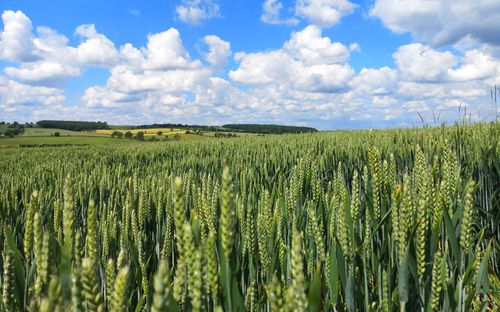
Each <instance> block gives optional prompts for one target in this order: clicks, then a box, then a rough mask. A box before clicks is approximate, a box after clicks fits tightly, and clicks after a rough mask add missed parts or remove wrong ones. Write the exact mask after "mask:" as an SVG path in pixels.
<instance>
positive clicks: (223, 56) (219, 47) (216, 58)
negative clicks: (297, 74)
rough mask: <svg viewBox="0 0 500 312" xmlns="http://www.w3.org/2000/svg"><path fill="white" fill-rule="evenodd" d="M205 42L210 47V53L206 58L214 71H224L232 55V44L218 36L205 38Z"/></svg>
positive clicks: (205, 55)
mask: <svg viewBox="0 0 500 312" xmlns="http://www.w3.org/2000/svg"><path fill="white" fill-rule="evenodd" d="M203 42H204V43H205V44H206V45H207V46H208V52H207V53H206V54H204V57H205V59H206V61H207V62H208V63H210V64H211V65H212V66H213V67H214V69H216V70H223V69H224V68H225V67H226V64H227V59H228V58H229V56H230V55H231V44H230V43H229V42H227V41H224V40H222V39H221V38H219V37H217V36H213V35H210V36H205V37H204V38H203Z"/></svg>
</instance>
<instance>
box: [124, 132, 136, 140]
mask: <svg viewBox="0 0 500 312" xmlns="http://www.w3.org/2000/svg"><path fill="white" fill-rule="evenodd" d="M133 136H134V135H133V134H132V132H130V131H127V132H125V139H131V138H132V137H133Z"/></svg>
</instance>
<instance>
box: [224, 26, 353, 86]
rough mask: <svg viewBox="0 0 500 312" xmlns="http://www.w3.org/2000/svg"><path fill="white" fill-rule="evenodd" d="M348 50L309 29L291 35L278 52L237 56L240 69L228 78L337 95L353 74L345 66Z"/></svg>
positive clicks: (315, 27) (244, 82) (318, 29)
mask: <svg viewBox="0 0 500 312" xmlns="http://www.w3.org/2000/svg"><path fill="white" fill-rule="evenodd" d="M348 58H349V49H348V48H347V47H346V46H344V45H343V44H341V43H338V42H331V40H330V39H329V38H328V37H322V33H321V29H320V28H319V27H317V26H312V25H311V26H308V27H306V28H304V29H303V30H301V31H299V32H295V33H292V35H291V38H290V40H288V41H287V42H285V44H284V45H283V47H282V48H281V49H279V50H275V51H270V52H261V53H249V54H247V53H238V54H236V57H235V60H236V61H238V62H240V66H239V67H238V68H237V69H236V70H234V71H230V72H229V77H230V78H231V79H232V80H233V81H235V82H238V83H242V84H273V85H281V86H283V87H287V88H293V89H297V90H302V91H309V92H320V91H326V92H335V91H336V90H337V91H338V90H341V89H343V88H345V86H346V84H347V82H348V80H349V79H350V78H351V77H352V76H353V74H354V71H353V70H352V68H351V67H350V66H349V65H348V64H346V61H347V59H348Z"/></svg>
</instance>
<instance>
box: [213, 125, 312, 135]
mask: <svg viewBox="0 0 500 312" xmlns="http://www.w3.org/2000/svg"><path fill="white" fill-rule="evenodd" d="M222 127H223V128H225V129H228V130H232V131H241V132H251V133H262V134H283V133H305V132H318V130H316V129H315V128H310V127H295V126H281V125H259V124H228V125H223V126H222Z"/></svg>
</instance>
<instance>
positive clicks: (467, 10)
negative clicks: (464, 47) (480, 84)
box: [371, 0, 500, 46]
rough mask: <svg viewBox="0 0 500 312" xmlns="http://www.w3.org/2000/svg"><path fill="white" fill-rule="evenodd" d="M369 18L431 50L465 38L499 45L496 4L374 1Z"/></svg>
mask: <svg viewBox="0 0 500 312" xmlns="http://www.w3.org/2000/svg"><path fill="white" fill-rule="evenodd" d="M371 15H372V16H375V17H378V18H380V19H381V20H382V22H383V24H384V25H385V26H386V27H388V28H389V29H391V30H392V31H394V32H396V33H411V34H412V35H413V36H414V37H415V38H416V39H417V40H421V41H425V42H428V43H431V44H432V45H434V46H445V45H449V44H453V43H456V42H458V41H460V40H461V39H463V38H465V37H467V36H470V37H471V38H474V39H477V40H479V41H480V42H483V43H489V44H492V45H497V46H498V45H500V32H499V31H498V29H499V28H500V2H499V1H496V0H477V1H470V0H439V1H438V0H376V1H375V4H374V6H373V8H372V10H371Z"/></svg>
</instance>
